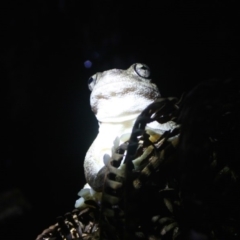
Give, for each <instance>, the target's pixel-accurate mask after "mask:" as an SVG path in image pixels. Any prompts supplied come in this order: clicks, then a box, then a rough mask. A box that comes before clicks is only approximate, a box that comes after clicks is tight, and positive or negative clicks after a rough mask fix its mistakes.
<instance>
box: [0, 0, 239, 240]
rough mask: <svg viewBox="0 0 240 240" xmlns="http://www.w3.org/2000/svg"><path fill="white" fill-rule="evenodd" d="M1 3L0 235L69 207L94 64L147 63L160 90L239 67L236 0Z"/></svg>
mask: <svg viewBox="0 0 240 240" xmlns="http://www.w3.org/2000/svg"><path fill="white" fill-rule="evenodd" d="M3 10H4V14H3V20H4V22H3V24H2V25H1V27H2V28H1V38H2V39H3V42H2V45H1V47H2V51H1V66H2V69H3V71H2V83H4V82H7V87H6V88H5V87H3V86H4V84H2V90H3V93H4V94H3V96H4V107H3V108H2V109H3V114H2V119H3V120H4V123H3V124H2V134H1V136H2V140H3V144H1V145H2V147H3V148H2V149H3V150H2V154H1V161H0V239H1V240H5V239H29V240H30V239H35V238H36V236H37V235H38V234H39V233H41V232H42V231H43V229H45V228H47V227H48V226H49V225H51V224H53V223H55V218H56V217H57V216H59V215H63V214H65V213H66V212H68V211H71V210H73V208H74V203H75V201H76V199H77V198H78V196H77V193H78V191H79V190H80V189H81V187H82V186H83V184H84V177H83V168H82V165H83V159H84V156H85V153H86V151H87V149H88V147H89V146H90V144H91V142H92V141H93V139H94V137H95V136H96V134H97V122H96V120H95V117H94V115H93V113H92V112H91V110H90V106H89V90H88V87H87V79H88V78H89V77H90V76H91V75H92V74H94V73H96V72H97V71H104V70H108V69H111V68H123V69H126V68H128V67H129V66H130V65H131V64H133V63H135V62H142V63H146V64H147V65H149V67H150V68H151V70H152V77H153V79H154V81H155V82H156V83H157V85H158V86H159V89H160V92H161V93H162V95H163V96H177V97H180V96H181V94H182V93H183V92H186V91H189V90H190V89H191V88H192V87H193V86H195V85H196V84H197V83H199V82H201V81H203V80H208V79H211V78H221V79H225V78H238V77H239V63H240V61H239V50H238V45H239V40H240V34H239V25H238V15H239V10H238V8H237V4H236V3H235V1H217V0H215V1H212V0H211V1H208V2H207V4H204V3H203V2H202V1H184V2H183V1H136V2H135V3H134V2H130V1H129V2H126V3H124V2H117V1H116V2H115V1H77V0H69V1H67V0H59V1H57V0H55V1H29V2H27V1H18V2H14V1H8V4H7V6H4V7H3ZM87 60H88V61H91V63H92V66H91V67H90V68H86V67H85V66H84V62H85V61H87Z"/></svg>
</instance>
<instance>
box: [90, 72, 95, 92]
mask: <svg viewBox="0 0 240 240" xmlns="http://www.w3.org/2000/svg"><path fill="white" fill-rule="evenodd" d="M96 79H97V76H96V74H95V75H93V76H91V77H90V78H89V79H88V88H89V90H90V91H92V90H93V87H94V86H95V84H96Z"/></svg>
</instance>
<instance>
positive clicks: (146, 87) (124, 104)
mask: <svg viewBox="0 0 240 240" xmlns="http://www.w3.org/2000/svg"><path fill="white" fill-rule="evenodd" d="M88 87H89V90H90V91H91V94H90V106H91V109H92V111H93V113H94V114H95V116H96V118H97V120H98V125H99V129H98V134H97V136H96V138H95V140H94V141H93V143H92V145H91V146H90V148H89V149H88V151H87V153H86V156H85V159H84V174H85V178H86V181H87V184H88V187H89V186H90V187H91V189H92V190H93V191H96V192H101V191H102V189H103V182H104V174H105V170H104V158H105V156H110V155H111V154H112V152H113V149H114V147H115V148H116V145H119V144H121V143H124V142H126V141H128V140H129V137H130V135H131V131H132V127H133V125H134V123H135V121H136V119H137V117H138V116H139V115H140V113H141V112H142V111H143V110H144V109H145V108H146V107H147V106H149V105H150V104H151V103H153V102H154V101H155V100H156V99H157V98H160V97H161V94H160V91H159V89H158V87H157V85H156V84H155V83H153V82H152V79H151V71H150V68H149V67H148V66H147V65H146V64H143V63H134V64H132V65H131V66H130V67H129V68H128V69H126V70H123V69H111V70H107V71H104V72H98V73H96V74H94V75H93V76H91V77H90V78H89V79H88ZM172 127H173V126H171V124H169V123H167V124H160V123H158V122H151V123H149V124H148V125H147V128H148V130H149V133H150V135H151V133H153V134H152V135H154V134H156V133H157V134H158V135H161V134H162V133H163V132H164V131H166V130H169V129H170V128H172ZM116 142H117V144H116ZM81 195H83V194H81V193H80V196H81Z"/></svg>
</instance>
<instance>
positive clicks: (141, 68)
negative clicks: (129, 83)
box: [134, 63, 151, 78]
mask: <svg viewBox="0 0 240 240" xmlns="http://www.w3.org/2000/svg"><path fill="white" fill-rule="evenodd" d="M134 70H135V72H136V73H137V74H138V75H139V76H140V77H142V78H149V77H150V74H151V72H150V68H149V67H148V66H147V65H146V64H142V63H136V64H135V66H134Z"/></svg>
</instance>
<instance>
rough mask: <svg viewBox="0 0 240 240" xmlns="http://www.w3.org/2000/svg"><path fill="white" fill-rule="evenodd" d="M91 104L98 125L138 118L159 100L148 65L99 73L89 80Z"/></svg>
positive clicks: (134, 65) (137, 65)
mask: <svg viewBox="0 0 240 240" xmlns="http://www.w3.org/2000/svg"><path fill="white" fill-rule="evenodd" d="M88 86H89V89H90V91H91V97H90V104H91V108H92V111H93V112H94V114H95V115H96V117H97V119H98V121H99V122H122V121H127V120H131V119H134V118H136V117H137V116H138V115H139V114H140V113H141V112H142V111H143V110H144V109H145V108H146V107H147V106H148V105H149V104H150V103H152V102H153V101H154V100H155V99H156V98H157V97H160V93H159V90H158V88H157V86H156V85H155V84H153V83H152V82H151V79H150V69H149V67H148V66H147V65H145V64H141V63H135V64H133V65H131V66H130V67H129V68H128V69H127V70H122V69H112V70H108V71H105V72H99V73H96V74H95V75H93V76H92V77H90V78H89V80H88Z"/></svg>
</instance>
